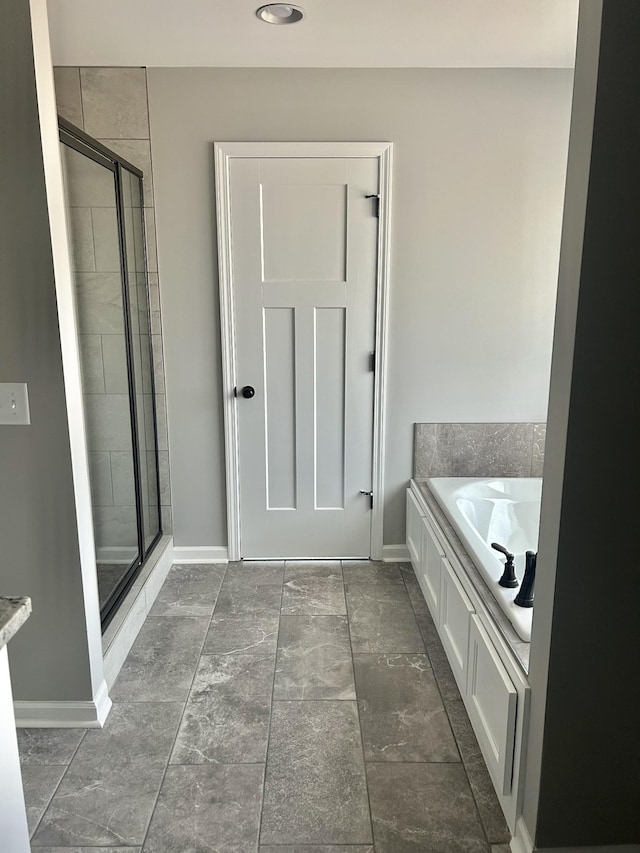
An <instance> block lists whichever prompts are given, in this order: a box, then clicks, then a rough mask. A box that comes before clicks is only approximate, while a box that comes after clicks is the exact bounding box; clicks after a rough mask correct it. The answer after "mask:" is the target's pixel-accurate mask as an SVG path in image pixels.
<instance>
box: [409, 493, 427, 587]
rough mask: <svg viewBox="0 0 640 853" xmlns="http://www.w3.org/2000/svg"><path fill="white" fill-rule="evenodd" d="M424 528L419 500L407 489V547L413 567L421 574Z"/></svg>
mask: <svg viewBox="0 0 640 853" xmlns="http://www.w3.org/2000/svg"><path fill="white" fill-rule="evenodd" d="M422 530H423V515H422V512H421V511H420V506H419V505H418V501H417V500H416V499H415V497H414V496H413V494H412V493H411V489H407V548H408V549H409V555H410V557H411V562H412V563H413V569H414V571H415V572H416V574H418V575H419V574H420V571H421V566H420V564H421V562H422Z"/></svg>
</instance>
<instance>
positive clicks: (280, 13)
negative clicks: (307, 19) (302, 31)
mask: <svg viewBox="0 0 640 853" xmlns="http://www.w3.org/2000/svg"><path fill="white" fill-rule="evenodd" d="M256 15H257V16H258V17H259V18H260V20H261V21H265V22H266V23H267V24H297V23H298V21H301V20H302V19H303V18H304V10H303V9H301V8H300V7H299V6H290V5H289V4H288V3H269V5H268V6H260V8H259V9H258V10H257V12H256Z"/></svg>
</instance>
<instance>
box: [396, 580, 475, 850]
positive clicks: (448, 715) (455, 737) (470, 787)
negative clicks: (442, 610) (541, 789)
mask: <svg viewBox="0 0 640 853" xmlns="http://www.w3.org/2000/svg"><path fill="white" fill-rule="evenodd" d="M411 570H412V571H413V566H412V567H411ZM400 574H401V575H402V582H403V583H404V586H405V589H406V590H407V595H408V596H409V601H410V603H411V609H412V610H413V614H414V617H415V620H416V623H417V625H418V630H419V631H420V635H421V636H422V641H423V643H424V648H425V653H426V655H427V659H428V661H429V665H430V666H431V671H432V672H433V679H434V681H435V683H436V688H437V690H438V693H439V694H440V701H441V702H442V706H443V708H444V712H445V714H446V715H447V720H448V721H449V727H450V728H451V734H452V735H453V740H454V742H455V745H456V749H457V750H458V755H459V756H460V762H459V763H460V765H461V767H462V769H463V771H464V775H465V779H466V780H467V785H468V786H469V791H470V792H471V798H472V800H473V805H474V807H475V812H476V814H477V816H478V820H479V821H480V826H481V828H482V834H483V835H484V837H485V840H486V842H487V844H488V846H489V851H491V841H490V840H489V835H488V833H487V828H486V827H485V825H484V820H483V819H482V814H481V813H480V809H479V807H478V801H477V800H476V795H475V793H474V791H473V786H472V785H471V779H470V778H469V773H468V771H467V765H466V764H465V761H464V759H463V757H462V750H461V749H460V744H459V742H458V737H457V735H456V730H455V728H454V726H453V723H452V721H451V715H450V713H449V703H448V702H447V701H446V700H445V698H444V694H443V692H442V689H441V687H440V679H439V678H438V676H437V674H436V671H435V668H434V666H433V663H432V662H431V655H430V654H429V646H428V643H427V641H426V640H425V638H424V636H423V634H422V630H421V628H420V622H419V621H418V614H417V613H416V609H415V607H414V606H413V601H412V599H411V596H410V595H409V588H408V587H407V583H406V581H405V577H404V573H403V572H402V571H401V572H400ZM414 576H415V572H414ZM416 580H417V577H416ZM421 594H422V591H421ZM425 607H427V604H426V602H425ZM427 612H428V607H427ZM429 618H430V619H432V617H431V613H429ZM432 621H433V619H432ZM434 627H435V622H434ZM456 686H457V685H456ZM460 701H462V695H460ZM463 704H464V703H463ZM465 713H466V708H465ZM474 737H475V733H474ZM456 763H457V762H456Z"/></svg>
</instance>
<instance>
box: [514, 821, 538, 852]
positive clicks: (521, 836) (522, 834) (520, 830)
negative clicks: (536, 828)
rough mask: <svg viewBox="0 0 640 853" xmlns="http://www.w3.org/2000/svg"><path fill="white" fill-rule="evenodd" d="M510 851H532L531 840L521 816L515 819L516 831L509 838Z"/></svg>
mask: <svg viewBox="0 0 640 853" xmlns="http://www.w3.org/2000/svg"><path fill="white" fill-rule="evenodd" d="M511 853H533V841H532V840H531V836H530V835H529V830H528V829H527V825H526V823H525V822H524V820H523V819H522V817H519V818H518V820H517V821H516V832H515V835H514V836H513V838H512V839H511Z"/></svg>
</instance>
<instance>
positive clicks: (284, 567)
mask: <svg viewBox="0 0 640 853" xmlns="http://www.w3.org/2000/svg"><path fill="white" fill-rule="evenodd" d="M286 574H287V561H286V560H283V561H282V583H281V585H280V605H279V607H278V630H277V631H276V650H275V654H274V656H273V680H272V682H271V702H270V705H269V731H268V732H267V748H266V750H265V754H264V772H263V774H262V797H261V804H260V820H259V821H258V841H257V844H256V850H259V849H260V836H261V835H262V819H263V817H264V794H265V790H266V787H267V761H268V758H269V746H270V745H271V726H272V723H273V702H274V699H273V693H274V691H275V686H276V672H277V669H278V643H279V642H280V625H281V623H282V599H283V597H284V584H285V577H286Z"/></svg>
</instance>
